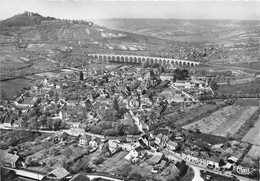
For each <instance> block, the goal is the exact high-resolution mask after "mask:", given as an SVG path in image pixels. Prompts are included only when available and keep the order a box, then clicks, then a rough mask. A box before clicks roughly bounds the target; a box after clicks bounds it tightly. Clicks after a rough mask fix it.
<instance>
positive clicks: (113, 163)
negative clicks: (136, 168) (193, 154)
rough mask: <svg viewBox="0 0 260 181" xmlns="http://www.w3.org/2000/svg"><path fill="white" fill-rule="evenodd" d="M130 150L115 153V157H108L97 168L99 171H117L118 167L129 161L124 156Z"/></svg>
mask: <svg viewBox="0 0 260 181" xmlns="http://www.w3.org/2000/svg"><path fill="white" fill-rule="evenodd" d="M127 154H128V152H126V151H121V152H119V153H117V154H115V155H114V156H113V157H109V158H107V159H106V160H105V161H104V162H103V163H102V164H100V165H98V167H96V170H97V171H98V172H106V173H109V172H113V171H116V169H117V168H119V167H120V166H121V165H123V164H124V163H127V162H128V161H127V160H126V159H125V158H124V157H125V156H126V155H127Z"/></svg>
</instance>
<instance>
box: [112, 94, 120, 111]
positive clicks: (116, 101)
mask: <svg viewBox="0 0 260 181" xmlns="http://www.w3.org/2000/svg"><path fill="white" fill-rule="evenodd" d="M113 109H114V110H115V111H117V112H119V105H118V100H117V98H116V97H115V98H114V100H113Z"/></svg>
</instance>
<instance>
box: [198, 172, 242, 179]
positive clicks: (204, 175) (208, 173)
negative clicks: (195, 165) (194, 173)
mask: <svg viewBox="0 0 260 181" xmlns="http://www.w3.org/2000/svg"><path fill="white" fill-rule="evenodd" d="M207 175H210V176H211V179H210V180H211V181H239V180H238V179H237V178H231V177H227V176H223V175H218V174H215V173H212V172H208V171H201V177H202V178H203V179H204V180H207V179H206V176H207Z"/></svg>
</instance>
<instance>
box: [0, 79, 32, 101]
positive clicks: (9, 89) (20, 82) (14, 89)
mask: <svg viewBox="0 0 260 181" xmlns="http://www.w3.org/2000/svg"><path fill="white" fill-rule="evenodd" d="M32 85H34V83H33V82H31V81H30V80H27V79H21V78H18V79H13V80H7V81H1V82H0V88H1V89H0V93H1V99H12V98H13V96H15V95H17V94H18V93H19V92H20V90H21V89H22V88H25V87H31V86H32Z"/></svg>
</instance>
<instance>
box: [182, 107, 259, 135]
mask: <svg viewBox="0 0 260 181" xmlns="http://www.w3.org/2000/svg"><path fill="white" fill-rule="evenodd" d="M257 110H258V107H255V106H247V107H244V106H243V107H242V106H239V105H233V106H227V107H225V108H223V109H221V110H219V111H216V112H215V113H213V114H211V115H210V116H208V117H206V118H203V119H201V120H199V121H196V122H194V123H191V124H188V125H186V126H183V128H184V129H199V130H200V131H201V132H202V133H206V134H213V135H216V136H223V137H225V136H227V135H229V136H232V135H234V134H235V133H236V132H237V131H238V130H239V129H240V128H241V127H242V126H243V125H244V124H245V123H246V122H247V121H248V120H249V119H250V118H251V115H253V114H254V113H255V112H256V111H257Z"/></svg>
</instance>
